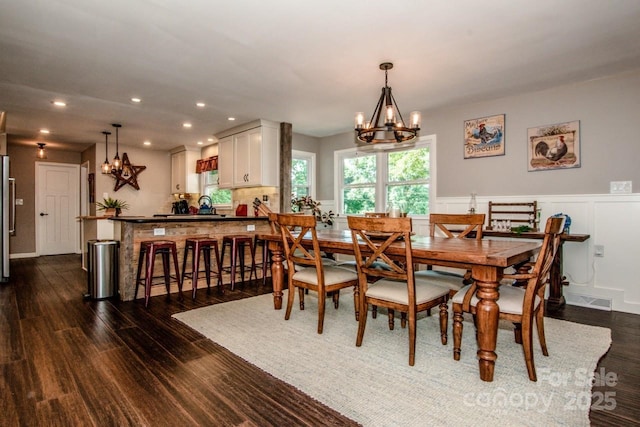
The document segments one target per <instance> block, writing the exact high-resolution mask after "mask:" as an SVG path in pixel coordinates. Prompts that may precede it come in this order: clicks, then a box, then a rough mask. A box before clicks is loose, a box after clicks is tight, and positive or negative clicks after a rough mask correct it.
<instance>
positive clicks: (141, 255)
mask: <svg viewBox="0 0 640 427" xmlns="http://www.w3.org/2000/svg"><path fill="white" fill-rule="evenodd" d="M146 254H147V252H146V251H143V250H140V253H139V254H138V272H137V273H136V290H135V292H134V293H133V299H134V300H135V299H137V298H138V286H139V285H140V274H141V273H142V264H143V263H144V261H145V259H146Z"/></svg>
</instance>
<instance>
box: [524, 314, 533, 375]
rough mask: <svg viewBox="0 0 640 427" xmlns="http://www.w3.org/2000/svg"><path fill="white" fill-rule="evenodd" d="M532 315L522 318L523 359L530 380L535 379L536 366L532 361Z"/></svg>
mask: <svg viewBox="0 0 640 427" xmlns="http://www.w3.org/2000/svg"><path fill="white" fill-rule="evenodd" d="M532 317H533V316H532ZM532 317H530V318H528V319H527V318H524V319H522V320H523V322H522V337H523V340H522V349H523V350H524V361H525V363H526V365H527V373H528V374H529V379H530V380H531V381H537V377H536V366H535V364H534V361H533V331H532V330H531V327H532V325H531V322H532V321H533V318H532Z"/></svg>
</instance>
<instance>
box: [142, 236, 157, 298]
mask: <svg viewBox="0 0 640 427" xmlns="http://www.w3.org/2000/svg"><path fill="white" fill-rule="evenodd" d="M154 255H155V254H154V253H153V251H152V250H151V249H148V250H147V253H146V257H145V264H144V265H145V269H146V274H145V277H144V306H145V307H148V306H149V298H151V282H152V281H153V267H154V265H153V264H154V261H155V256H154Z"/></svg>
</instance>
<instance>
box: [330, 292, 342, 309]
mask: <svg viewBox="0 0 640 427" xmlns="http://www.w3.org/2000/svg"><path fill="white" fill-rule="evenodd" d="M331 298H332V299H333V306H334V307H335V308H336V310H337V309H338V307H340V289H338V290H337V291H334V292H333V295H331Z"/></svg>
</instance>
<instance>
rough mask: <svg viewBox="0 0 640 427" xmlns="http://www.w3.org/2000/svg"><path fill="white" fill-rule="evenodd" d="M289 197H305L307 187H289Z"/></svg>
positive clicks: (307, 190)
mask: <svg viewBox="0 0 640 427" xmlns="http://www.w3.org/2000/svg"><path fill="white" fill-rule="evenodd" d="M291 194H292V196H291V198H293V199H297V198H299V197H305V196H308V195H309V187H306V186H305V187H292V188H291Z"/></svg>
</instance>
